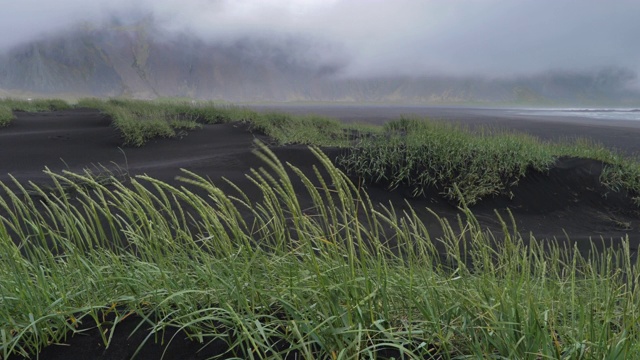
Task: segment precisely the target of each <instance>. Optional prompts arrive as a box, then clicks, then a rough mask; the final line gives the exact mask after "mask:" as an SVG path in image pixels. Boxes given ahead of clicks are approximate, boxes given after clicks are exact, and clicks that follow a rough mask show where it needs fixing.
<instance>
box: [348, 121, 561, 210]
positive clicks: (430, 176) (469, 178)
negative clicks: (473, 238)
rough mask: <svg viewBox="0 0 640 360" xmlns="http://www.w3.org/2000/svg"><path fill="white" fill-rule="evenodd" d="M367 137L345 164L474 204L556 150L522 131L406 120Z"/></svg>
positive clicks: (417, 190)
mask: <svg viewBox="0 0 640 360" xmlns="http://www.w3.org/2000/svg"><path fill="white" fill-rule="evenodd" d="M383 129H384V130H383V133H382V134H380V135H378V136H372V137H368V138H364V139H362V141H360V142H359V143H358V144H357V146H355V147H354V148H352V149H351V151H350V152H349V154H348V155H345V156H344V157H343V158H341V160H340V164H341V165H342V166H344V167H345V168H346V169H347V170H348V171H349V172H351V173H354V174H357V175H359V176H362V177H363V178H364V179H366V180H367V181H370V182H374V183H381V182H382V183H385V184H388V186H389V187H390V188H395V187H397V186H401V185H402V186H408V187H411V188H413V189H414V195H416V196H417V195H421V194H422V193H423V192H424V190H425V189H427V188H430V187H434V188H437V189H439V190H440V191H441V192H442V194H443V195H444V196H445V197H447V198H449V199H452V200H458V201H463V202H465V203H466V204H468V205H472V204H474V203H475V202H477V201H478V200H480V199H481V198H483V197H486V196H489V195H495V194H498V193H500V192H501V191H504V190H505V189H506V188H507V187H509V186H511V185H514V184H516V183H517V182H518V180H519V179H520V178H522V177H523V176H525V174H526V173H527V171H532V170H535V171H544V170H546V169H547V168H548V167H549V166H550V165H551V164H553V162H554V161H555V154H554V153H553V152H552V148H551V147H549V146H544V145H543V144H541V143H540V142H539V141H538V140H536V139H535V138H533V137H530V136H526V135H522V134H510V133H500V134H494V133H491V132H489V131H485V132H483V131H477V130H476V131H474V132H471V131H470V130H468V129H465V128H463V127H461V126H458V125H452V124H447V123H440V122H434V121H425V120H420V119H409V118H403V119H400V120H396V121H392V122H390V123H387V124H385V125H384V128H383Z"/></svg>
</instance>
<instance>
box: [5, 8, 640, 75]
mask: <svg viewBox="0 0 640 360" xmlns="http://www.w3.org/2000/svg"><path fill="white" fill-rule="evenodd" d="M0 1H2V2H3V5H2V12H0V34H2V35H1V36H0V49H7V48H9V47H11V46H13V45H16V44H18V43H21V42H24V41H28V40H32V39H35V38H37V37H38V36H41V35H42V34H48V33H53V32H56V31H61V30H64V29H66V28H69V27H71V26H72V25H73V24H74V23H77V22H79V21H92V22H98V21H102V20H104V19H106V18H109V17H111V16H113V14H114V13H115V14H117V15H118V16H122V15H126V14H131V13H150V14H152V15H153V18H154V19H155V20H156V21H157V23H158V24H159V26H160V27H161V28H163V29H166V30H167V31H181V32H184V31H188V32H192V33H194V34H196V35H198V36H200V37H202V38H205V39H210V40H211V41H225V42H230V41H234V40H236V39H238V38H246V37H256V38H262V39H264V38H273V39H278V38H286V37H288V36H294V37H297V36H301V37H302V38H303V39H306V40H305V41H309V42H312V43H316V42H317V43H318V44H322V47H320V48H321V49H323V50H322V52H321V53H322V56H326V57H327V58H332V57H335V58H341V59H344V63H345V64H346V65H345V66H346V67H345V72H346V73H348V74H349V75H355V76H358V75H372V74H380V75H398V74H402V75H405V74H434V73H435V74H447V75H452V74H453V75H458V74H459V75H469V74H482V75H490V76H509V75H514V74H529V73H536V72H540V71H546V70H550V69H553V70H585V69H586V70H589V69H594V68H598V67H603V66H620V67H625V68H629V69H631V70H633V71H636V72H640V40H638V37H639V36H640V20H639V19H638V16H639V15H640V0H612V1H604V0H290V1H285V0H139V1H136V0H20V1H17V0H16V1H11V0H0ZM130 3H134V4H135V5H131V4H130ZM318 55H320V52H318V53H315V54H314V56H318Z"/></svg>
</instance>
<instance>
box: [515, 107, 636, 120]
mask: <svg viewBox="0 0 640 360" xmlns="http://www.w3.org/2000/svg"><path fill="white" fill-rule="evenodd" d="M519 110H520V111H519V114H520V115H534V116H535V115H539V116H570V117H581V118H592V119H602V120H635V121H640V109H637V108H608V109H605V108H594V109H583V108H562V109H519Z"/></svg>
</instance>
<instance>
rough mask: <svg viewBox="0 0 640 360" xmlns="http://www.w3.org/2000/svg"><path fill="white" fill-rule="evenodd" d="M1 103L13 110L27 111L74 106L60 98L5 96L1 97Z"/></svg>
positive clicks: (64, 108)
mask: <svg viewBox="0 0 640 360" xmlns="http://www.w3.org/2000/svg"><path fill="white" fill-rule="evenodd" d="M0 105H1V106H6V107H8V108H10V109H11V110H13V111H27V112H39V111H52V110H66V109H70V108H71V107H72V106H71V105H69V103H67V102H66V101H64V100H60V99H29V100H24V99H12V98H4V99H0Z"/></svg>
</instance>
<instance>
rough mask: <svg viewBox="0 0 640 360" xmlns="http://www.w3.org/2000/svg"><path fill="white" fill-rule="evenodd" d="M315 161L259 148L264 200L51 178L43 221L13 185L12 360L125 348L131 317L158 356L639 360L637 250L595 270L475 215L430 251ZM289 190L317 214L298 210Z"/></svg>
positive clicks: (388, 212)
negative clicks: (125, 324) (182, 338)
mask: <svg viewBox="0 0 640 360" xmlns="http://www.w3.org/2000/svg"><path fill="white" fill-rule="evenodd" d="M314 153H315V154H316V156H317V157H318V158H319V159H320V161H321V164H322V169H319V170H321V171H318V172H316V176H315V177H312V178H310V177H307V176H306V175H304V174H302V173H301V172H300V171H299V170H297V169H296V168H295V167H292V166H291V165H287V164H282V163H280V162H279V161H278V159H277V158H276V157H275V156H274V155H273V154H272V153H271V152H270V151H269V149H268V148H267V147H265V146H262V145H260V146H259V151H258V152H257V154H258V155H259V156H260V157H261V158H262V159H263V160H264V163H265V169H257V170H252V172H251V174H249V176H250V178H251V179H252V181H253V183H254V185H255V186H257V187H259V189H260V190H261V192H262V196H261V197H260V198H257V199H249V198H247V197H246V196H244V195H243V193H242V191H241V189H237V192H236V193H225V192H223V191H222V190H221V189H220V188H218V187H216V185H215V184H214V183H212V182H210V181H208V180H206V179H204V178H202V177H200V176H198V175H197V174H192V173H185V178H184V179H183V181H184V183H185V186H183V187H179V188H177V187H173V186H171V185H169V184H166V183H163V182H160V181H158V180H155V179H152V178H148V177H145V176H138V177H136V178H134V179H131V180H130V182H129V183H123V182H121V181H119V180H118V179H115V178H114V179H112V181H110V182H109V183H110V185H109V186H106V185H104V184H105V183H104V182H102V181H94V180H92V179H93V177H92V176H91V175H88V174H73V173H64V174H54V173H49V174H50V176H51V177H52V180H53V181H54V182H55V184H56V187H55V189H54V190H53V191H47V190H40V195H41V198H42V199H43V200H42V202H41V204H39V205H38V204H36V203H35V202H34V200H31V199H32V198H31V197H29V196H28V195H27V194H28V192H29V191H30V190H29V191H28V190H26V189H24V188H23V189H22V190H19V191H17V192H13V191H11V190H9V189H8V188H7V187H6V186H4V185H2V186H3V187H4V190H5V192H6V193H7V194H8V198H7V199H6V200H3V201H2V202H0V207H1V208H2V209H3V210H4V211H5V212H6V213H7V214H8V216H7V217H4V218H0V248H1V249H0V254H2V256H1V257H0V272H1V273H2V276H0V294H1V296H0V324H2V325H0V339H1V342H0V354H1V356H2V357H3V358H7V356H8V355H9V354H12V353H14V354H23V355H26V354H34V353H36V352H37V351H38V349H40V348H42V347H43V346H46V345H47V344H51V343H55V342H60V341H63V340H64V338H65V337H67V336H70V332H71V333H72V332H79V331H82V327H81V326H80V324H82V323H84V322H87V321H88V320H89V319H91V320H93V321H95V322H97V323H98V326H99V328H100V331H101V333H102V334H104V337H103V342H104V345H105V346H117V344H111V343H110V341H111V336H112V334H113V332H114V331H118V329H117V323H118V321H120V320H122V319H125V318H127V317H132V316H134V315H137V317H135V318H136V319H138V320H137V321H139V322H140V324H139V325H140V326H139V328H138V330H137V331H143V332H145V333H148V334H149V336H148V337H147V341H154V339H157V338H158V337H161V336H162V333H163V330H165V329H167V328H176V329H182V330H184V331H185V332H186V333H187V334H189V336H190V338H191V339H192V340H193V341H197V342H199V343H201V344H202V345H203V346H206V345H207V344H210V343H212V342H213V341H222V342H224V343H226V344H228V345H229V348H230V351H229V353H227V354H222V355H221V358H230V357H236V358H253V359H282V358H287V357H289V358H292V357H293V356H296V358H301V359H370V358H386V357H388V356H391V355H389V354H393V356H395V357H396V358H405V359H415V358H428V359H462V358H487V357H490V358H509V359H516V358H517V359H591V358H607V359H627V358H631V357H633V354H638V353H640V341H639V340H640V339H639V338H638V337H639V335H640V332H639V330H640V329H638V318H639V316H640V313H639V312H638V311H639V310H638V309H640V307H639V306H638V300H639V296H640V293H639V291H640V290H639V289H640V288H639V286H638V285H639V284H638V271H637V270H638V269H637V266H638V264H636V263H634V262H632V261H631V255H630V249H629V246H628V241H627V240H625V239H622V240H621V243H622V245H621V246H620V247H619V248H617V249H605V250H603V251H601V252H596V251H595V248H594V251H593V253H592V254H591V255H590V256H589V257H584V256H583V255H581V254H580V253H579V252H572V251H570V249H566V248H563V247H560V246H558V245H557V244H555V243H553V242H551V243H545V244H542V243H539V242H537V241H536V239H535V238H534V237H533V236H532V235H530V236H529V237H527V238H523V237H522V236H521V235H520V234H519V233H518V232H517V229H516V228H515V226H514V225H511V221H512V220H509V219H506V220H507V221H504V220H502V219H501V221H502V223H503V226H504V231H503V233H501V234H493V233H490V232H487V231H484V230H483V229H482V228H481V226H480V225H479V223H478V222H477V221H476V220H475V218H474V217H473V215H472V214H471V213H470V212H469V211H467V212H466V215H465V216H464V217H460V218H459V219H458V222H457V223H449V222H448V221H446V220H445V219H441V226H442V228H443V229H444V230H445V231H444V233H445V235H444V236H443V237H442V238H438V239H434V238H431V237H430V235H429V229H427V228H426V227H425V226H424V224H423V223H422V222H421V221H420V219H419V218H418V217H417V215H416V214H415V213H414V212H413V211H412V210H411V208H410V207H409V208H408V209H407V210H405V211H404V212H397V211H396V210H395V209H394V206H393V204H386V206H384V207H377V206H374V204H371V202H370V200H369V199H368V197H367V195H366V193H365V192H364V191H361V190H360V189H359V188H358V187H357V186H356V185H354V184H353V183H352V182H351V181H350V179H349V177H347V176H346V175H345V174H344V173H342V172H341V171H340V170H339V169H337V168H336V167H335V166H334V165H333V164H332V163H331V161H330V160H329V159H328V158H326V156H324V155H323V154H322V152H321V151H319V150H317V149H316V150H314ZM287 168H291V169H292V170H293V173H295V174H296V175H295V176H294V179H292V178H290V177H289V175H288V173H287V171H286V169H287ZM294 180H295V181H298V180H300V181H302V182H303V183H304V184H305V187H306V192H307V193H308V196H311V198H312V199H313V206H312V207H311V208H304V209H303V208H302V207H301V206H300V204H299V202H298V199H299V198H298V196H299V194H297V193H296V192H295V191H294V188H293V185H292V183H293V181H294ZM76 184H82V186H77V185H76ZM86 184H92V186H91V187H87V186H86ZM328 184H331V185H328ZM16 185H20V184H16ZM73 186H77V192H76V195H75V197H74V198H73V199H71V198H69V197H68V196H66V189H67V188H68V187H73ZM195 188H199V189H203V190H206V191H205V192H206V194H205V195H197V194H196V192H194V191H193V190H190V189H195ZM36 189H37V188H36ZM36 208H40V209H41V210H40V211H36ZM247 211H248V212H250V213H251V214H252V216H251V218H250V219H249V220H248V219H247V218H246V217H244V216H241V212H247ZM11 234H16V235H17V236H16V237H15V239H19V241H18V243H14V241H13V240H14V238H13V237H12V235H11ZM51 244H54V247H53V248H52V247H51ZM390 244H396V245H395V246H391V245H390ZM525 244H526V245H525ZM438 246H439V247H442V249H444V254H446V256H444V257H443V253H441V252H439V251H438V250H436V248H437V247H438ZM79 279H82V281H78V280H79ZM105 314H109V315H110V316H111V318H112V319H115V320H110V321H104V320H103V317H104V316H105ZM172 340H173V339H164V341H165V343H166V342H169V341H172Z"/></svg>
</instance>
